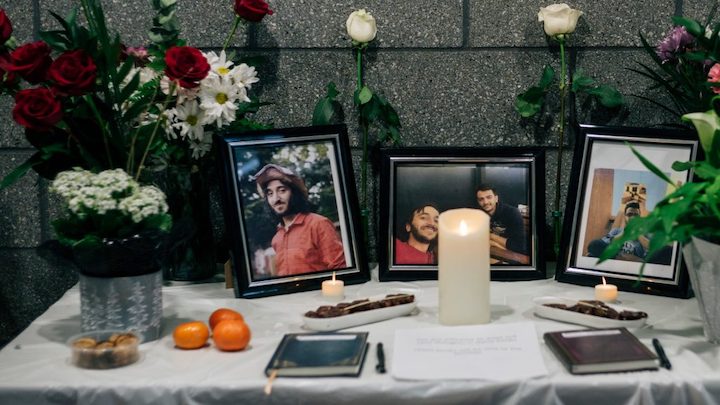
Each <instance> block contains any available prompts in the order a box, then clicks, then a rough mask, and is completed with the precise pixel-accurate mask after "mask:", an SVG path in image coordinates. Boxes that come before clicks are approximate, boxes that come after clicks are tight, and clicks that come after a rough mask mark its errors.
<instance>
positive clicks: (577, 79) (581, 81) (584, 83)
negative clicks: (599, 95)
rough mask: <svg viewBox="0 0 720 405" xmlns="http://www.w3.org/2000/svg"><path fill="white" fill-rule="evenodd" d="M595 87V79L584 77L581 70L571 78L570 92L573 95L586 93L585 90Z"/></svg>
mask: <svg viewBox="0 0 720 405" xmlns="http://www.w3.org/2000/svg"><path fill="white" fill-rule="evenodd" d="M594 85H595V79H593V78H592V77H590V76H586V75H585V74H584V73H583V71H582V70H580V69H578V71H577V72H575V74H574V75H573V77H572V87H571V88H570V90H571V91H572V92H574V93H577V92H582V91H587V89H589V88H591V87H593V86H594Z"/></svg>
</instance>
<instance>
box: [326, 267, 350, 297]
mask: <svg viewBox="0 0 720 405" xmlns="http://www.w3.org/2000/svg"><path fill="white" fill-rule="evenodd" d="M322 295H323V297H325V298H329V299H333V300H341V299H343V297H345V282H343V281H342V280H336V279H335V272H334V271H333V275H332V280H325V281H323V282H322Z"/></svg>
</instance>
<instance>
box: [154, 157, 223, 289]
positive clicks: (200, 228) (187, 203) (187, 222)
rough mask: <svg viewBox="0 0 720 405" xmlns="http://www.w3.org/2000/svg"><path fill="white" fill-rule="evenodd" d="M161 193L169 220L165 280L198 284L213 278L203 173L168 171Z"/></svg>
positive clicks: (212, 241)
mask: <svg viewBox="0 0 720 405" xmlns="http://www.w3.org/2000/svg"><path fill="white" fill-rule="evenodd" d="M165 193H166V195H167V200H168V205H169V208H170V215H171V216H172V218H173V230H172V232H171V238H170V240H171V243H170V245H169V246H168V252H167V253H168V258H167V266H166V269H165V278H166V279H169V280H179V281H198V280H204V279H208V278H210V277H212V276H214V275H215V273H216V271H217V268H216V264H215V239H214V235H213V227H212V220H211V217H210V188H209V185H208V182H207V180H206V178H205V174H204V172H203V171H200V170H198V169H197V167H195V168H193V167H174V168H172V169H169V173H168V180H167V183H166V186H165Z"/></svg>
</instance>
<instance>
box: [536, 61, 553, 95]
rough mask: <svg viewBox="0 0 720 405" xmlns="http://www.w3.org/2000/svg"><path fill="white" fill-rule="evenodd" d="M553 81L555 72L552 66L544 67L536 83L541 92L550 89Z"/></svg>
mask: <svg viewBox="0 0 720 405" xmlns="http://www.w3.org/2000/svg"><path fill="white" fill-rule="evenodd" d="M553 79H555V70H554V69H553V68H552V66H550V65H545V68H544V69H543V72H542V76H540V82H539V83H538V87H540V88H541V89H543V90H547V88H548V87H550V85H551V84H552V82H553Z"/></svg>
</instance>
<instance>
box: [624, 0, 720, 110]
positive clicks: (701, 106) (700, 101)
mask: <svg viewBox="0 0 720 405" xmlns="http://www.w3.org/2000/svg"><path fill="white" fill-rule="evenodd" d="M716 9H717V4H715V5H714V6H713V8H712V10H711V12H710V13H709V15H708V18H707V22H706V23H704V24H703V23H700V22H699V21H697V20H694V19H691V18H686V17H680V16H674V17H672V22H673V25H675V26H681V27H685V29H686V30H687V32H688V33H689V34H690V35H692V37H693V42H692V43H690V44H688V45H687V46H686V47H685V48H684V49H680V50H678V52H676V53H675V54H674V55H673V56H672V57H671V58H669V59H667V60H663V59H662V58H661V57H660V56H658V54H657V49H656V47H655V46H652V45H650V44H649V43H648V42H647V40H646V39H645V37H644V36H643V35H642V33H640V34H639V36H640V41H641V42H642V45H643V49H644V50H645V53H646V54H647V55H648V56H649V57H650V59H651V60H652V62H653V65H652V66H650V65H648V64H645V63H638V65H639V68H630V69H629V70H631V71H633V72H635V73H637V74H639V75H641V76H643V77H646V78H648V79H649V80H651V81H652V82H653V85H652V86H651V88H652V89H655V88H659V89H662V90H664V91H665V93H666V94H667V95H668V97H669V98H670V101H671V105H669V106H666V105H663V104H661V103H659V102H658V101H656V100H653V99H649V98H647V97H643V96H636V97H638V98H641V99H644V100H646V101H648V102H650V103H652V104H654V105H656V106H658V107H660V108H662V109H663V110H665V111H668V112H670V113H672V114H673V115H674V116H676V117H677V118H679V117H680V116H682V115H684V114H687V113H691V112H700V111H705V110H707V109H708V108H710V100H711V99H712V98H713V97H714V96H715V93H714V92H713V91H712V87H711V86H710V83H708V71H709V69H710V66H712V64H713V63H714V62H717V61H719V60H720V41H719V40H718V32H719V31H720V25H718V24H715V25H712V26H711V25H710V23H711V21H712V19H713V16H714V14H715V11H716ZM705 27H711V28H712V30H711V32H712V33H711V35H710V36H709V37H707V36H706V32H705Z"/></svg>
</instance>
